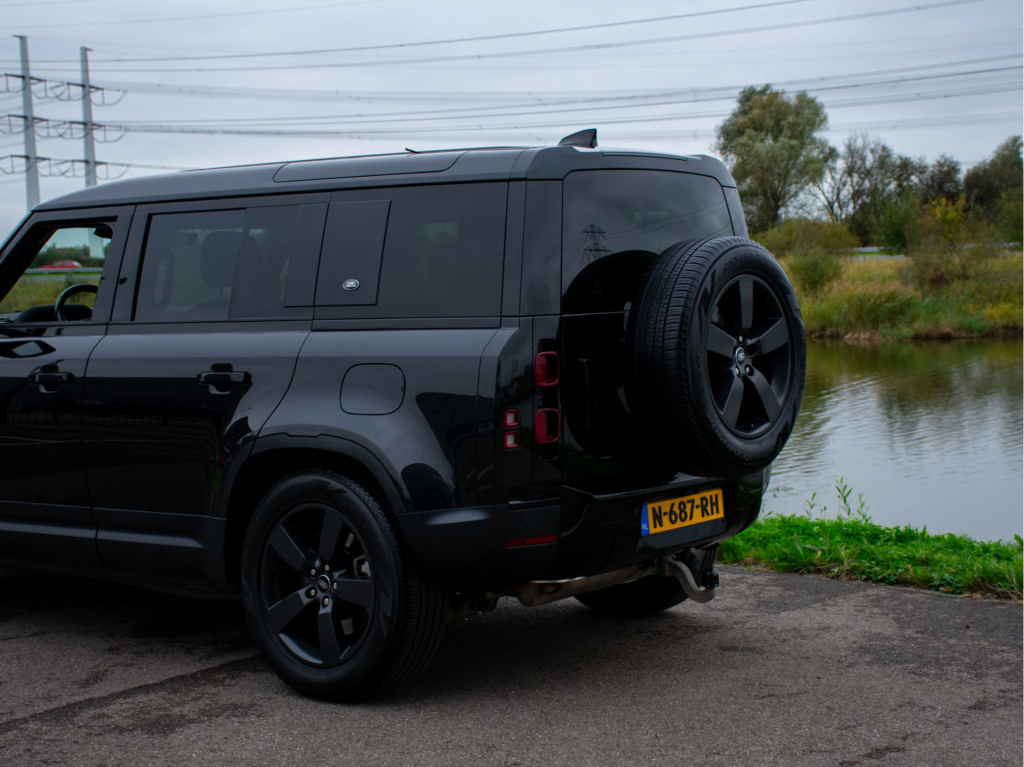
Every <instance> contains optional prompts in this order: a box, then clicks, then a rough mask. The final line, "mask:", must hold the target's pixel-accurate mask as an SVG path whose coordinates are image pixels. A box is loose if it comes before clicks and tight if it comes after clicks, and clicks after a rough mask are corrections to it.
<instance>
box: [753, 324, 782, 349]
mask: <svg viewBox="0 0 1024 767" xmlns="http://www.w3.org/2000/svg"><path fill="white" fill-rule="evenodd" d="M788 344H789V328H788V327H787V326H786V321H785V320H783V319H780V320H776V322H775V324H774V325H772V326H771V327H770V328H768V330H766V331H765V332H764V333H762V334H761V337H760V338H758V339H756V341H755V342H754V344H752V345H754V346H756V349H757V353H758V354H769V353H770V352H773V351H775V350H776V349H781V348H782V347H783V346H786V345H788Z"/></svg>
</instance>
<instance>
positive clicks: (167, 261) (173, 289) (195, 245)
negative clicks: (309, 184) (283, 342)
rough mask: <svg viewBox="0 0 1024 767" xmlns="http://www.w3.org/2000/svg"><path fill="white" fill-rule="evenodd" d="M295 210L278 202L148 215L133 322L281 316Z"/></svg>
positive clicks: (283, 309) (293, 235) (297, 210)
mask: <svg viewBox="0 0 1024 767" xmlns="http://www.w3.org/2000/svg"><path fill="white" fill-rule="evenodd" d="M299 211H300V206H297V205H282V206H273V207H258V208H249V209H239V210H217V211H202V212H188V213H159V214H155V215H153V216H151V218H150V221H149V229H148V232H147V234H146V245H145V250H144V253H143V258H142V271H141V274H140V276H139V285H138V293H137V296H136V301H135V314H134V317H135V320H136V321H138V322H202V321H217V320H227V319H252V318H275V317H282V316H285V315H286V312H285V301H286V293H287V290H286V288H287V285H288V275H289V266H290V265H291V261H292V258H291V256H292V254H293V247H292V246H293V242H294V240H295V234H296V222H297V220H298V218H299Z"/></svg>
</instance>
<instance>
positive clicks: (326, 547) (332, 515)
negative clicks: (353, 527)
mask: <svg viewBox="0 0 1024 767" xmlns="http://www.w3.org/2000/svg"><path fill="white" fill-rule="evenodd" d="M344 526H345V518H344V517H342V516H341V514H340V513H339V512H337V511H335V510H334V509H325V510H324V520H323V524H322V525H321V527H320V559H321V560H323V561H324V562H330V560H331V558H332V557H333V556H334V551H335V549H336V548H337V546H338V538H339V537H340V536H341V530H342V528H343V527H344Z"/></svg>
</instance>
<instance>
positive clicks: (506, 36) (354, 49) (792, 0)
mask: <svg viewBox="0 0 1024 767" xmlns="http://www.w3.org/2000/svg"><path fill="white" fill-rule="evenodd" d="M806 2H810V0H775V1H774V2H767V3H757V4H755V5H741V6H736V7H733V8H717V9H714V10H710V11H696V12H693V13H676V14H672V15H671V16H656V17H654V18H646V19H629V20H627V21H609V22H605V23H601V24H584V25H581V26H574V27H559V28H556V29H536V30H532V31H529V32H503V33H501V34H493V35H476V36H474V37H450V38H447V39H444V40H417V41H414V42H409V43H388V44H381V45H360V46H349V47H347V48H320V49H314V50H301V51H269V52H264V53H232V54H220V55H207V56H174V57H154V58H136V59H96V61H97V62H99V63H104V64H106V63H131V64H137V63H140V62H146V61H213V60H224V59H248V58H269V57H275V56H314V55H322V54H333V53H365V52H367V51H386V50H399V49H406V48H418V47H423V46H428V45H454V44H459V43H477V42H490V41H494V40H511V39H515V38H521V37H536V36H538V35H555V34H563V33H566V32H588V31H591V30H594V29H612V28H615V27H626V26H631V25H636V24H654V23H664V22H666V21H679V20H680V19H693V18H697V17H700V16H717V15H720V14H723V13H737V12H740V11H753V10H759V9H762V8H775V7H778V6H782V5H796V4H797V3H806Z"/></svg>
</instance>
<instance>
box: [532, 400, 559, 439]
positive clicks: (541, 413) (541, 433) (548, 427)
mask: <svg viewBox="0 0 1024 767" xmlns="http://www.w3.org/2000/svg"><path fill="white" fill-rule="evenodd" d="M533 433H534V437H535V438H536V440H537V444H538V445H551V444H553V443H555V442H558V440H559V438H560V437H561V436H562V417H561V415H560V414H559V412H558V410H556V409H555V408H553V407H546V408H541V409H540V410H538V411H537V416H536V417H535V418H534V419H533Z"/></svg>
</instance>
